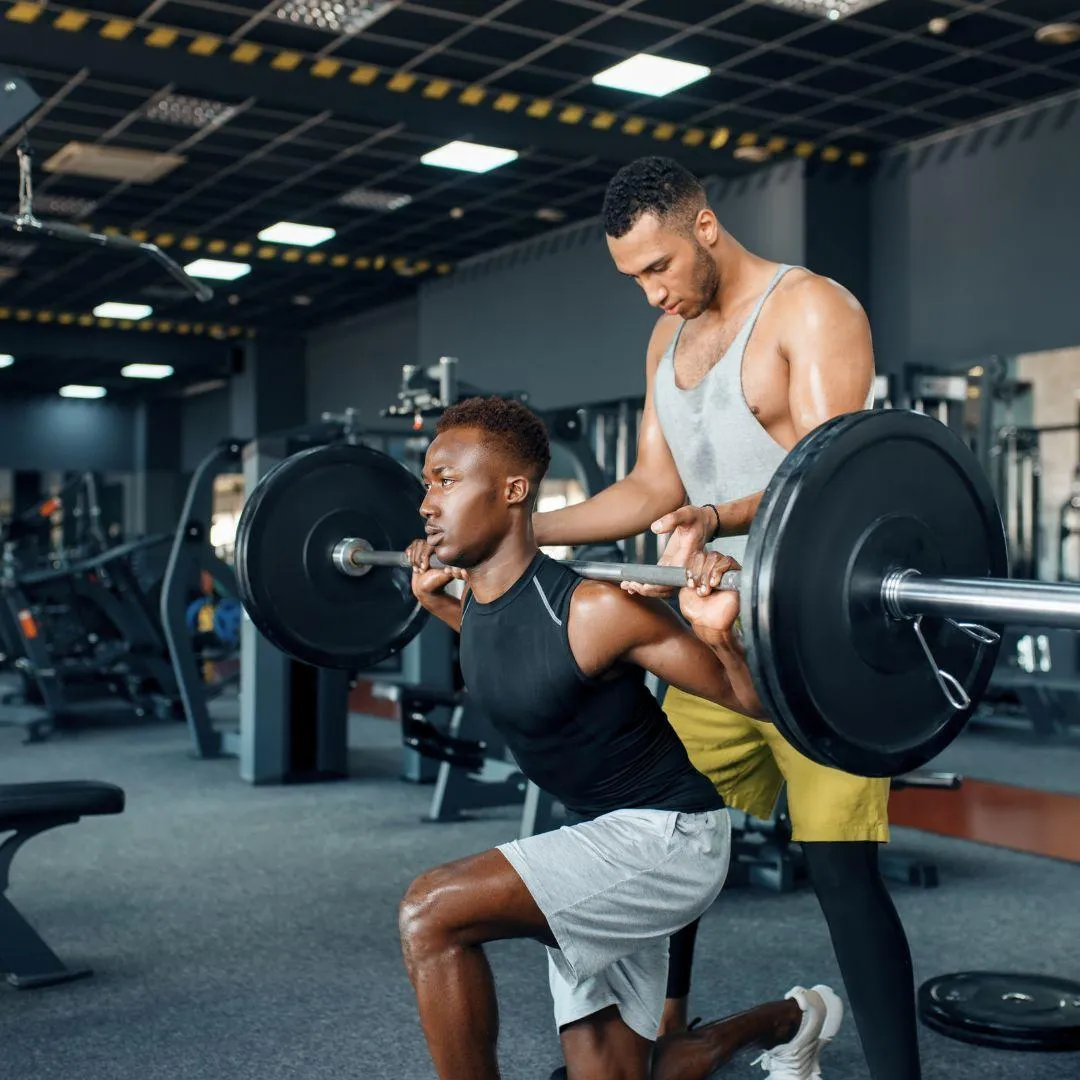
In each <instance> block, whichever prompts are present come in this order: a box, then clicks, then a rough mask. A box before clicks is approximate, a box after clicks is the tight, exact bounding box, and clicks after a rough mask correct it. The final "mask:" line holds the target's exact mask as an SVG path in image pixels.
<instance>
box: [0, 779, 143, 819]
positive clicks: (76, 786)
mask: <svg viewBox="0 0 1080 1080" xmlns="http://www.w3.org/2000/svg"><path fill="white" fill-rule="evenodd" d="M123 809H124V790H123V788H118V787H117V786H116V785H115V784H105V783H101V782H100V781H97V780H51V781H46V782H44V783H36V784H0V829H13V828H15V827H16V826H18V825H22V824H25V823H27V822H28V821H34V820H44V819H47V818H51V817H68V816H78V817H82V816H84V815H89V814H119V813H122V812H123Z"/></svg>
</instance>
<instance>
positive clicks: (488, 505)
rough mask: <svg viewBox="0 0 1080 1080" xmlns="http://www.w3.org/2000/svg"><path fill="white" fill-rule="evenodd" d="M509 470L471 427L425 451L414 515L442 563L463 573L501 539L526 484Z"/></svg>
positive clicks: (450, 434) (445, 434) (446, 436)
mask: <svg viewBox="0 0 1080 1080" xmlns="http://www.w3.org/2000/svg"><path fill="white" fill-rule="evenodd" d="M509 472H510V470H508V469H507V464H506V461H505V460H504V459H503V456H502V455H501V454H499V453H497V452H496V451H493V450H492V449H490V448H489V447H485V446H484V445H483V443H482V434H481V432H479V431H478V430H476V429H475V428H464V427H463V428H451V429H450V430H449V431H445V432H443V433H442V434H441V435H439V436H438V437H437V438H436V439H435V441H434V442H433V443H432V444H431V445H430V446H429V447H428V449H427V454H426V456H425V458H424V471H423V479H424V484H425V486H426V487H427V494H426V495H425V496H424V501H423V503H422V504H421V506H420V514H421V516H422V517H423V518H424V529H425V532H426V533H427V538H428V542H429V543H430V544H431V545H432V546H433V547H434V548H435V554H436V555H438V557H439V558H440V559H441V560H442V561H443V562H444V563H446V564H447V565H449V566H460V567H462V568H464V569H469V568H470V567H473V566H476V565H477V564H479V563H481V562H483V561H484V560H485V559H487V558H489V557H490V555H491V554H492V553H493V552H494V551H495V549H496V548H497V547H498V545H499V543H500V542H501V541H502V540H503V539H504V538H505V536H506V534H507V533H508V532H509V531H510V527H511V513H510V510H511V507H512V506H514V505H515V504H517V503H519V502H521V499H522V498H523V497H524V495H525V494H527V491H528V481H527V480H525V479H524V478H523V477H521V476H511V475H509ZM522 484H524V491H522V490H521V488H522Z"/></svg>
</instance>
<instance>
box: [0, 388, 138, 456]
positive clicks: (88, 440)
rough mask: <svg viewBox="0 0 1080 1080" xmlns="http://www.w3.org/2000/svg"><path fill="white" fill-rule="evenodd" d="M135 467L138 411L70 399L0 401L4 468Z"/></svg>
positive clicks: (118, 405)
mask: <svg viewBox="0 0 1080 1080" xmlns="http://www.w3.org/2000/svg"><path fill="white" fill-rule="evenodd" d="M134 467H135V410H134V408H132V407H130V406H127V405H121V404H117V403H116V402H110V401H109V400H108V399H104V400H101V401H78V400H75V399H71V398H61V397H47V398H23V399H19V398H10V397H9V398H6V399H4V400H3V401H0V468H5V469H36V470H40V471H42V472H53V471H56V472H59V471H63V470H67V469H73V470H74V469H78V470H82V469H91V470H94V471H99V470H100V471H102V472H129V471H131V470H132V469H133V468H134Z"/></svg>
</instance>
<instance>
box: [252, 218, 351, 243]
mask: <svg viewBox="0 0 1080 1080" xmlns="http://www.w3.org/2000/svg"><path fill="white" fill-rule="evenodd" d="M336 235H337V230H336V229H330V228H327V227H326V226H324V225H298V224H297V223H296V222H295V221H279V222H278V223H277V224H276V225H271V226H270V227H269V228H267V229H263V231H262V232H261V233H259V239H260V240H265V241H266V242H267V243H268V244H293V245H295V246H296V247H315V245H316V244H322V243H324V242H325V241H327V240H330V239H332V238H333V237H335V236H336Z"/></svg>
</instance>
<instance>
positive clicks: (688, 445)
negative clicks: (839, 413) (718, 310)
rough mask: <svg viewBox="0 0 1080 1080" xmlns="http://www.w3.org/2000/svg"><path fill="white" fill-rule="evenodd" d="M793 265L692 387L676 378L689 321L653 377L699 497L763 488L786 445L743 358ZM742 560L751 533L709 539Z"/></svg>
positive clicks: (685, 477)
mask: <svg viewBox="0 0 1080 1080" xmlns="http://www.w3.org/2000/svg"><path fill="white" fill-rule="evenodd" d="M790 269H792V267H791V266H790V265H788V264H786V263H784V264H781V265H780V267H779V268H778V269H777V271H776V273H775V274H774V275H773V279H772V281H770V282H769V285H768V287H767V288H766V289H765V291H764V292H763V293H762V294H761V297H760V299H759V300H758V302H757V303H756V304H755V305H754V310H753V311H752V312H751V313H750V317H749V318H748V319H747V320H746V322H745V323H743V325H742V326H741V327H740V328H739V332H738V333H737V334H736V335H735V338H734V340H733V341H732V342H731V344H730V345H729V346H728V348H727V351H726V352H725V353H724V354H723V356H721V357H720V359H719V360H717V362H716V363H715V364H713V366H712V367H711V368H710V369H709V371H708V372H707V373H706V374H705V377H704V378H703V379H702V380H701V382H699V383H698V384H697V386H694V387H692V388H691V389H689V390H683V389H681V388H680V387H678V386H677V385H676V383H675V349H676V347H677V346H678V344H679V338H680V337H681V335H682V330H683V326H685V325H686V323H685V322H684V323H683V324H682V326H680V327H679V329H678V330H677V331H676V333H675V336H674V338H672V340H671V344H670V345H669V346H668V347H667V349H665V350H664V355H663V356H662V357H661V358H660V363H659V365H658V367H657V369H656V376H655V378H654V382H653V401H654V403H655V406H656V415H657V417H658V419H659V421H660V430H661V431H663V433H664V438H665V439H666V440H667V444H668V447H669V448H670V449H671V455H672V457H673V458H674V459H675V465H676V467H677V468H678V470H679V476H680V477H681V479H682V482H683V487H684V488H685V489H686V494H687V495H688V496H689V498H690V501H691V502H692V503H696V504H697V505H699V506H700V505H701V504H702V503H724V502H730V501H731V500H732V499H739V498H742V497H743V496H745V495H753V494H754V493H755V492H758V491H761V490H763V489H764V488H765V486H766V485H767V484H768V482H769V480H770V479H771V478H772V474H773V473H774V472H775V471H776V469H777V467H778V466H779V464H780V462H781V461H783V460H784V457H785V456H786V454H787V451H786V450H785V449H784V448H783V447H782V446H781V445H780V444H779V443H778V442H776V441H775V440H774V439H773V437H772V436H771V435H770V434H769V433H768V432H767V431H766V430H765V429H764V428H763V427H762V426H761V424H760V422H759V421H758V418H757V417H756V416H755V415H754V414H753V413H752V412H751V411H750V406H749V405H747V403H746V399H745V398H744V397H743V390H742V362H743V355H744V353H745V352H746V344H747V342H748V341H749V340H750V335H751V334H752V333H753V332H754V326H755V324H756V323H757V320H758V316H759V315H760V314H761V309H762V307H763V306H764V304H765V301H766V300H767V299H768V298H769V295H770V294H771V293H772V291H773V289H775V288H776V286H777V284H778V282H779V281H780V279H781V278H782V277H783V276H784V274H786V273H787V272H788V270H790ZM708 546H709V547H710V548H712V549H714V550H716V551H722V552H723V553H724V554H725V555H730V556H732V558H734V559H736V560H737V561H738V562H740V563H741V562H742V561H743V556H744V554H745V551H746V537H745V536H723V537H720V539H718V540H714V541H713V542H712V543H710V544H709V545H708Z"/></svg>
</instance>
